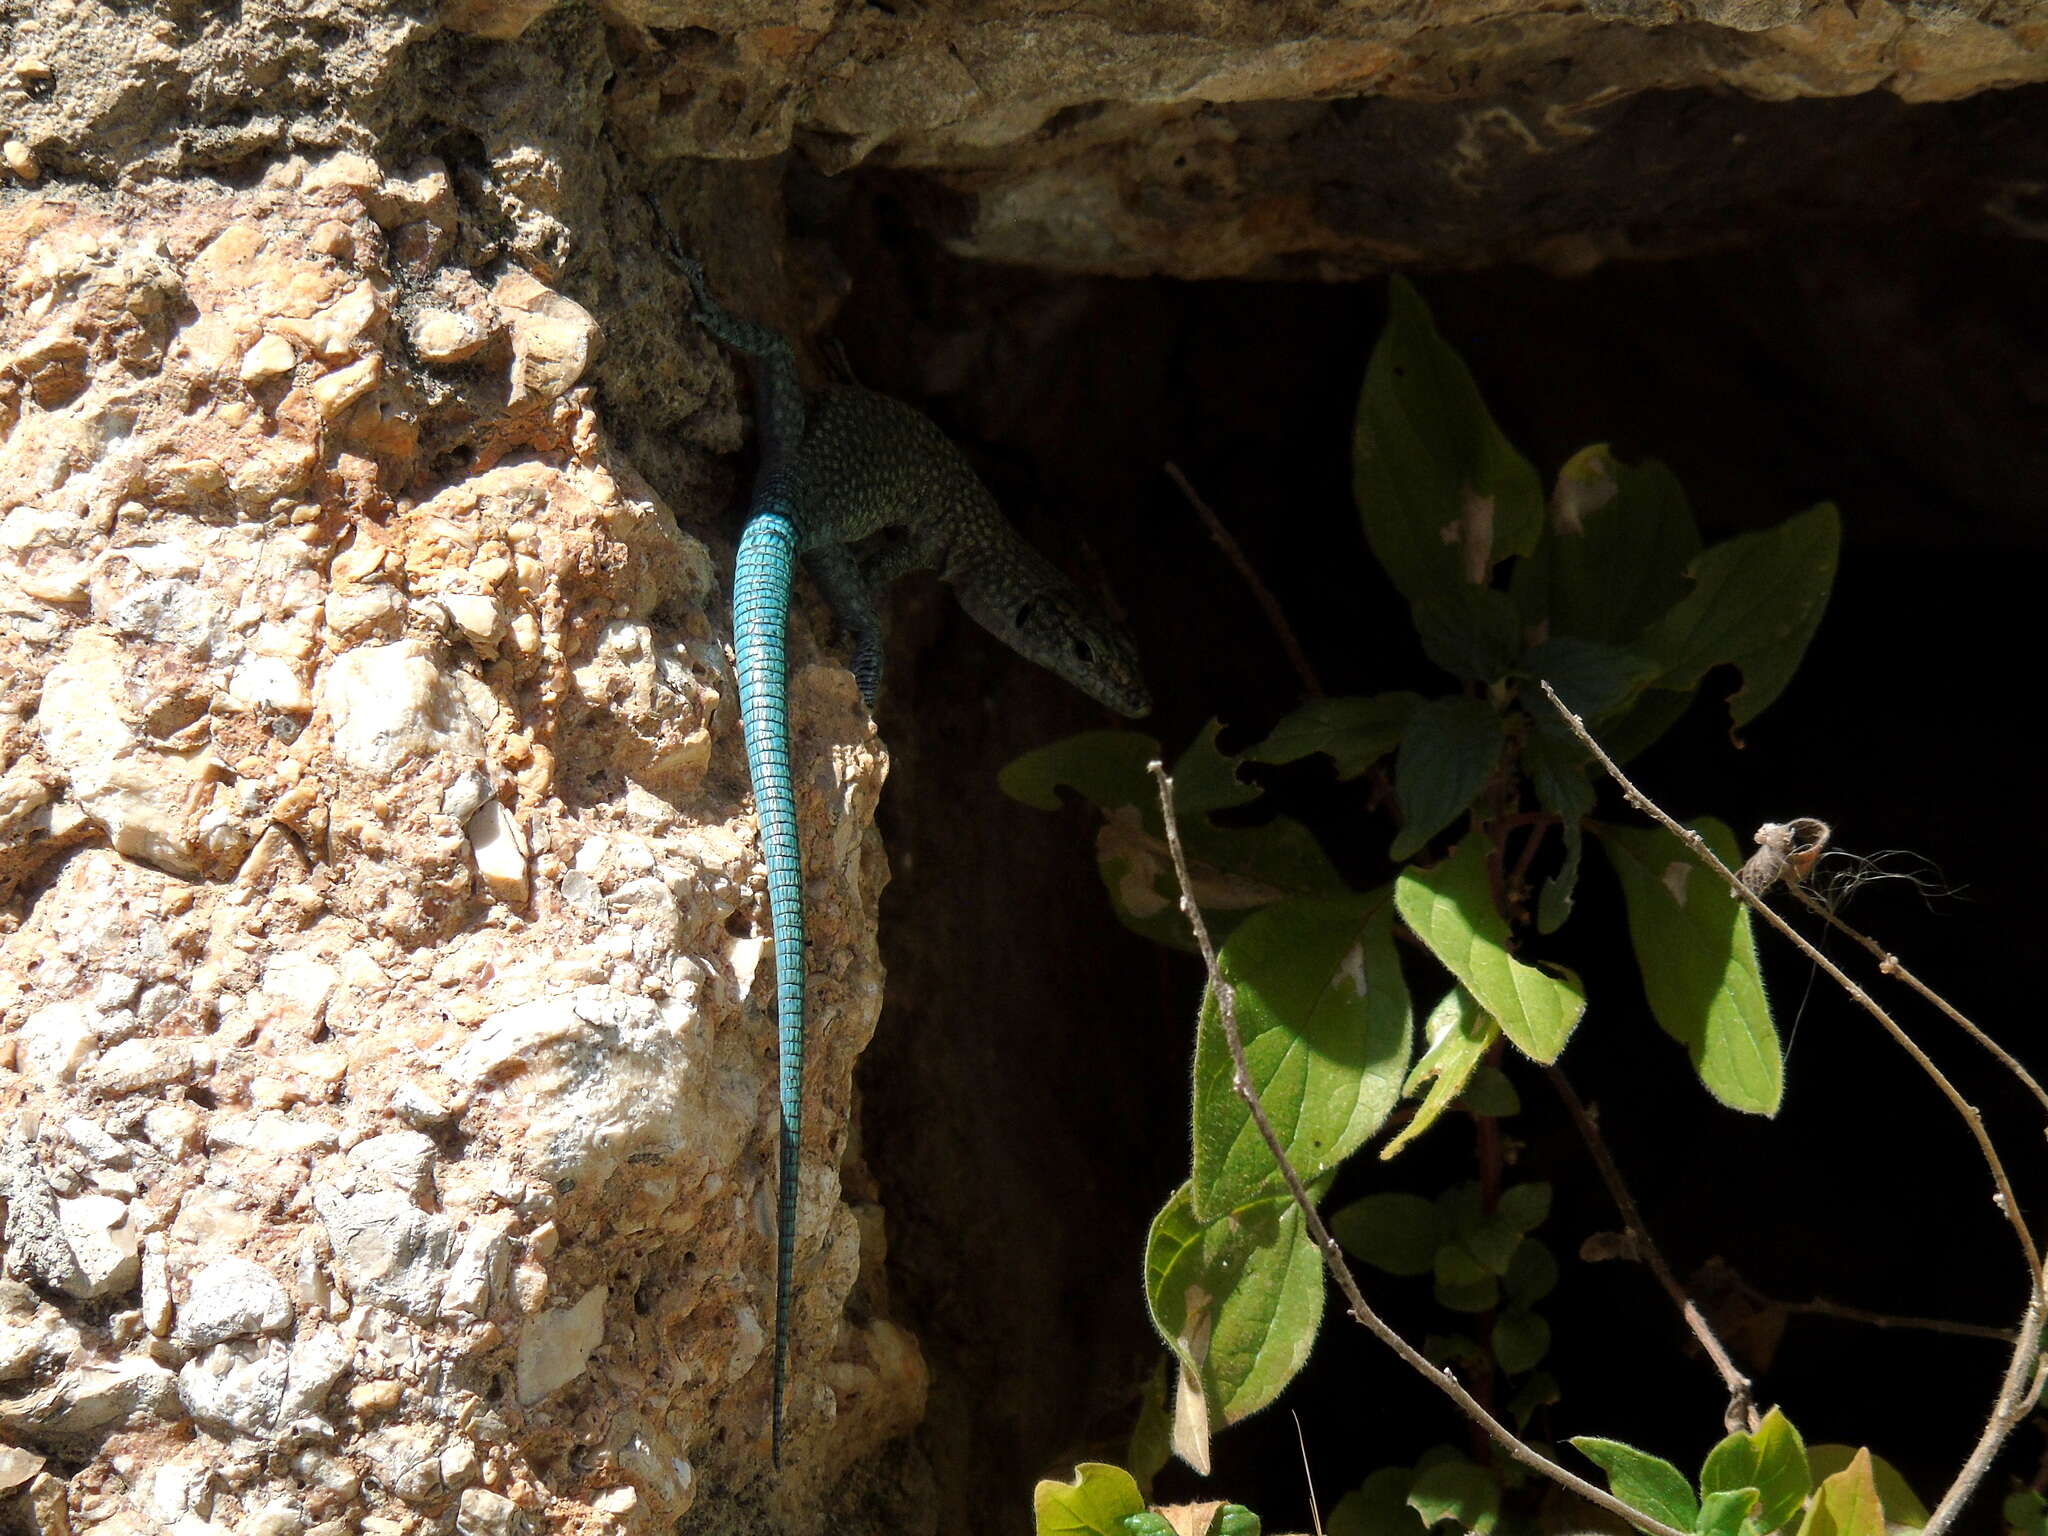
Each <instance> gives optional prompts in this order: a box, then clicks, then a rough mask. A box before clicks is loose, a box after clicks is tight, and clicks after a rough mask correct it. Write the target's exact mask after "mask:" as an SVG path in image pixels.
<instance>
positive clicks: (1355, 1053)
mask: <svg viewBox="0 0 2048 1536" xmlns="http://www.w3.org/2000/svg"><path fill="white" fill-rule="evenodd" d="M1388 894H1389V893H1388V892H1387V891H1386V890H1385V889H1381V890H1380V891H1377V892H1375V893H1373V894H1371V895H1368V896H1352V897H1347V898H1344V899H1342V900H1331V899H1313V900H1312V899H1300V900H1295V901H1288V902H1283V903H1281V904H1280V905H1278V906H1274V907H1268V908H1267V909H1266V910H1265V911H1263V912H1259V913H1255V914H1254V915H1253V916H1252V917H1250V918H1249V919H1247V920H1246V922H1245V923H1244V925H1243V926H1242V927H1240V928H1239V929H1238V930H1237V932H1235V933H1234V934H1232V935H1231V937H1230V941H1229V942H1228V943H1227V944H1225V945H1224V946H1223V949H1222V952H1221V953H1220V954H1219V955H1218V956H1217V962H1218V965H1219V966H1220V968H1221V970H1222V972H1223V975H1224V978H1225V979H1226V980H1227V981H1228V982H1229V983H1230V984H1231V988H1232V991H1233V992H1234V994H1235V996H1236V999H1237V1022H1238V1032H1239V1034H1240V1035H1241V1037H1242V1039H1243V1043H1244V1052H1245V1064H1246V1066H1247V1068H1248V1069H1249V1070H1250V1073H1251V1081H1252V1086H1253V1087H1254V1088H1255V1089H1256V1090H1257V1091H1258V1094H1259V1099H1260V1102H1261V1103H1262V1104H1263V1105H1264V1107H1265V1111H1266V1118H1267V1119H1268V1120H1269V1121H1271V1122H1272V1125H1273V1129H1274V1132H1275V1133H1276V1134H1277V1135H1278V1136H1279V1138H1280V1143H1281V1145H1282V1147H1284V1148H1285V1149H1286V1152H1287V1158H1288V1161H1289V1162H1291V1163H1292V1164H1293V1165H1294V1168H1295V1171H1296V1172H1297V1173H1299V1174H1300V1175H1301V1176H1302V1178H1303V1179H1304V1180H1306V1181H1313V1180H1315V1179H1317V1178H1319V1177H1321V1175H1322V1174H1323V1173H1324V1172H1326V1171H1327V1170H1329V1169H1332V1168H1335V1167H1336V1166H1337V1164H1338V1163H1340V1162H1342V1161H1343V1160H1344V1159H1345V1158H1347V1157H1349V1156H1350V1155H1351V1154H1352V1153H1353V1152H1355V1151H1357V1150H1358V1148H1359V1147H1361V1146H1362V1145H1364V1143H1365V1140H1366V1138H1367V1137H1369V1136H1371V1135H1372V1133H1373V1132H1374V1131H1376V1130H1378V1129H1379V1128H1380V1125H1381V1124H1382V1122H1384V1121H1385V1120H1386V1118H1387V1115H1388V1114H1389V1113H1390V1112H1391V1111H1392V1109H1393V1107H1394V1105H1395V1103H1396V1101H1397V1100H1398V1099H1399V1098H1400V1093H1401V1079H1402V1076H1403V1074H1405V1073H1406V1072H1407V1070H1408V1051H1409V1037H1410V1035H1411V1033H1412V1029H1411V1026H1410V1019H1409V1004H1408V986H1407V983H1406V982H1405V981H1404V980H1403V979H1402V976H1401V962H1400V957H1399V956H1398V955H1397V954H1396V953H1395V951H1394V934H1393V917H1394V914H1393V908H1392V904H1391V903H1390V902H1389V900H1388ZM1234 1078H1235V1068H1234V1066H1233V1063H1232V1062H1231V1059H1230V1047H1229V1043H1228V1041H1227V1040H1226V1039H1225V1038H1224V1033H1223V1018H1222V1013H1221V1011H1220V1009H1219V1008H1218V1005H1217V1001H1216V995H1215V992H1214V990H1213V989H1211V990H1210V991H1209V992H1208V993H1207V994H1205V996H1204V997H1203V1000H1202V1014H1201V1022H1200V1025H1199V1027H1198V1029H1197V1031H1196V1036H1195V1074H1194V1080H1195V1101H1194V1142H1195V1176H1194V1208H1195V1215H1196V1217H1197V1218H1198V1219H1199V1220H1203V1221H1209V1220H1213V1219H1214V1218H1216V1217H1217V1216H1220V1215H1222V1214H1224V1213H1225V1212H1227V1211H1230V1210H1233V1209H1235V1208H1236V1207H1238V1206H1240V1205H1243V1204H1244V1203H1245V1202H1246V1201H1248V1200H1249V1199H1251V1198H1252V1196H1253V1195H1254V1194H1256V1193H1257V1192H1259V1191H1260V1190H1261V1189H1262V1188H1266V1187H1268V1186H1270V1185H1272V1184H1273V1182H1274V1180H1275V1178H1276V1177H1277V1170H1276V1169H1275V1166H1274V1163H1273V1154H1272V1152H1271V1150H1270V1149H1269V1148H1268V1147H1267V1146H1266V1142H1265V1139H1264V1138H1263V1137H1262V1136H1261V1135H1260V1134H1259V1132H1258V1128H1257V1127H1256V1126H1255V1125H1253V1123H1252V1119H1251V1113H1250V1111H1249V1110H1248V1109H1247V1108H1246V1107H1245V1103H1244V1100H1242V1099H1241V1098H1239V1097H1238V1095H1237V1092H1236V1089H1235V1087H1234Z"/></svg>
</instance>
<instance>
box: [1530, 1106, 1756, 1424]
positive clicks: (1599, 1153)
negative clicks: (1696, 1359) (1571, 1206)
mask: <svg viewBox="0 0 2048 1536" xmlns="http://www.w3.org/2000/svg"><path fill="white" fill-rule="evenodd" d="M1544 1071H1545V1072H1547V1073H1548V1074H1549V1076H1550V1086H1551V1087H1553V1088H1555V1089H1556V1090H1557V1096H1558V1097H1559V1098H1560V1099H1563V1100H1564V1107H1565V1109H1566V1111H1567V1112H1569V1113H1570V1115H1571V1117H1572V1123H1573V1124H1574V1125H1576V1126H1577V1127H1578V1128H1579V1137H1580V1139H1581V1140H1582V1141H1584V1142H1585V1143H1586V1150H1587V1151H1588V1152H1590V1153H1592V1154H1593V1166H1594V1167H1596V1168H1598V1169H1599V1170H1600V1178H1601V1180H1602V1182H1604V1183H1605V1184H1606V1185H1607V1193H1608V1195H1609V1196H1611V1197H1612V1198H1613V1201H1614V1204H1615V1207H1616V1208H1617V1209H1618V1210H1619V1211H1620V1212H1621V1220H1622V1225H1623V1226H1624V1227H1626V1228H1627V1229H1628V1234H1629V1236H1630V1238H1631V1239H1633V1240H1634V1243H1635V1249H1636V1252H1637V1253H1638V1254H1639V1255H1640V1256H1641V1257H1642V1259H1643V1261H1644V1262H1645V1263H1646V1264H1648V1265H1649V1266H1650V1273H1652V1274H1653V1275H1655V1276H1656V1277H1657V1283H1658V1284H1659V1285H1661V1286H1663V1287H1664V1292H1665V1294H1666V1295H1668V1296H1669V1297H1670V1298H1671V1303H1672V1305H1673V1306H1675V1307H1677V1308H1678V1311H1679V1315H1680V1316H1682V1317H1683V1318H1684V1319H1685V1326H1686V1327H1688V1328H1690V1329H1691V1330H1692V1334H1693V1337H1694V1338H1696V1339H1698V1340H1699V1341H1700V1348H1702V1349H1704V1350H1705V1351H1706V1352H1707V1358H1708V1359H1709V1360H1711V1361H1713V1362H1714V1369H1715V1370H1717V1371H1719V1372H1720V1373H1721V1383H1722V1385H1723V1386H1725V1387H1727V1389H1728V1407H1727V1409H1726V1410H1725V1411H1724V1412H1723V1413H1722V1415H1721V1421H1722V1423H1723V1424H1724V1425H1726V1427H1727V1429H1728V1431H1729V1433H1730V1434H1733V1433H1735V1432H1736V1431H1738V1430H1741V1431H1744V1432H1751V1431H1754V1430H1755V1429H1756V1426H1757V1416H1756V1396H1755V1394H1754V1393H1753V1392H1752V1391H1751V1390H1750V1381H1749V1378H1748V1377H1747V1376H1745V1375H1743V1374H1742V1372H1741V1371H1739V1370H1737V1369H1736V1366H1735V1361H1734V1359H1733V1358H1732V1357H1731V1356H1730V1355H1729V1353H1728V1351H1727V1349H1726V1348H1725V1347H1724V1346H1723V1345H1722V1343H1721V1340H1720V1339H1719V1337H1718V1336H1716V1334H1715V1333H1714V1330H1713V1328H1712V1327H1711V1326H1710V1325H1709V1324H1708V1322H1707V1316H1706V1314H1705V1313H1704V1312H1702V1311H1700V1309H1699V1304H1698V1303H1697V1302H1695V1301H1694V1300H1693V1299H1692V1297H1691V1296H1690V1295H1689V1294H1688V1293H1687V1292H1686V1289H1685V1287H1684V1286H1682V1285H1680V1284H1679V1283H1678V1276H1676V1275H1674V1274H1673V1273H1672V1272H1671V1266H1670V1265H1669V1264H1667V1263H1665V1262H1664V1251H1663V1250H1662V1249H1661V1248H1659V1247H1658V1246H1657V1240H1656V1239H1655V1238H1654V1237H1652V1236H1651V1235H1650V1227H1649V1224H1648V1223H1647V1222H1645V1221H1644V1220H1643V1213H1642V1212H1641V1211H1640V1210H1639V1209H1637V1207H1636V1201H1635V1196H1633V1195H1631V1194H1630V1193H1629V1190H1628V1185H1627V1183H1626V1182H1625V1181H1624V1180H1623V1179H1622V1177H1621V1169H1620V1168H1619V1167H1618V1166H1616V1164H1615V1161H1614V1157H1613V1154H1612V1153H1610V1152H1609V1151H1608V1150H1607V1141H1606V1138H1605V1137H1603V1136H1602V1135H1601V1134H1600V1127H1599V1126H1598V1125H1596V1124H1594V1122H1593V1117H1592V1116H1591V1115H1590V1114H1588V1113H1587V1112H1586V1106H1585V1105H1584V1104H1583V1103H1581V1102H1580V1100H1579V1096H1578V1093H1577V1092H1576V1091H1575V1090H1574V1089H1573V1088H1572V1085H1571V1082H1570V1080H1569V1079H1568V1078H1566V1077H1565V1075H1564V1073H1563V1072H1561V1071H1559V1070H1558V1069H1557V1068H1556V1067H1554V1066H1553V1067H1546V1068H1544Z"/></svg>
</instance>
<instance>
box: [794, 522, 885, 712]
mask: <svg viewBox="0 0 2048 1536" xmlns="http://www.w3.org/2000/svg"><path fill="white" fill-rule="evenodd" d="M804 563H805V564H806V565H808V566H809V567H810V571H811V580H813V581H815V582H816V583H817V584H818V590H819V591H820V592H822V593H824V594H825V602H826V604H827V606H829V607H830V608H831V610H832V618H833V622H835V623H836V624H837V625H838V626H839V628H840V629H841V630H842V631H843V632H844V633H845V634H846V636H847V638H848V639H850V640H851V641H852V642H853V661H852V663H851V665H852V668H853V680H854V682H856V683H858V684H859V685H860V701H861V703H862V704H864V705H866V706H867V709H868V713H870V714H873V713H874V709H875V700H876V698H877V697H878V696H879V695H880V694H881V691H882V617H881V615H880V614H879V613H877V612H876V611H875V602H874V594H873V589H872V588H871V587H870V586H869V585H868V581H867V577H866V576H865V575H864V574H863V573H862V570H861V566H860V562H859V561H858V560H856V559H855V558H854V555H853V553H852V551H850V550H849V549H847V548H846V546H845V545H843V544H828V545H825V546H823V547H821V548H818V549H814V550H812V551H811V552H810V553H809V554H807V555H806V556H804Z"/></svg>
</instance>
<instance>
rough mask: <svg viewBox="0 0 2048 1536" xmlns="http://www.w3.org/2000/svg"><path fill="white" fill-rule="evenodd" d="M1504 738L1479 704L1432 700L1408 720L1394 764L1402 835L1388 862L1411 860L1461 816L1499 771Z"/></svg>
mask: <svg viewBox="0 0 2048 1536" xmlns="http://www.w3.org/2000/svg"><path fill="white" fill-rule="evenodd" d="M1506 742H1507V733H1506V731H1505V729H1504V728H1503V726H1502V724H1501V718H1500V715H1499V714H1498V713H1497V712H1496V711H1495V710H1494V708H1493V707H1492V706H1491V705H1490V704H1488V703H1487V702H1486V701H1485V700H1484V699H1468V698H1465V697H1464V696H1462V695H1456V694H1454V695H1452V696H1450V697H1448V698H1442V699H1431V700H1430V701H1429V702H1428V703H1427V704H1424V705H1423V706H1422V707H1421V708H1420V709H1418V710H1416V711H1415V713H1414V714H1413V715H1412V716H1411V717H1410V718H1409V721H1408V730H1407V734H1406V735H1404V736H1403V737H1402V738H1401V755H1400V756H1399V757H1398V758H1396V759H1395V760H1394V798H1395V799H1396V800H1397V801H1398V802H1399V803H1400V807H1401V830H1400V831H1399V832H1398V833H1396V834H1395V836H1394V845H1393V847H1392V848H1390V849H1389V850H1388V856H1389V857H1391V858H1394V859H1411V858H1413V857H1414V856H1415V855H1416V854H1417V853H1419V852H1421V850H1422V849H1423V847H1424V846H1425V845H1426V844H1427V843H1428V842H1429V840H1430V839H1431V838H1433V837H1435V836H1436V835H1437V833H1439V832H1441V831H1443V829H1444V828H1445V827H1448V826H1449V825H1450V824H1451V823H1452V822H1454V821H1456V820H1457V819H1458V818H1459V817H1460V816H1461V815H1463V814H1464V812H1465V808H1466V807H1467V806H1468V805H1470V804H1471V803H1472V801H1473V799H1474V797H1476V796H1477V795H1478V793H1479V792H1480V791H1481V790H1482V789H1484V788H1485V787H1486V781H1487V780H1488V779H1490V778H1492V777H1493V771H1494V769H1495V768H1496V767H1497V766H1499V763H1500V754H1501V748H1502V747H1503V746H1504V745H1505V744H1506Z"/></svg>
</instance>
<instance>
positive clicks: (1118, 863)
mask: <svg viewBox="0 0 2048 1536" xmlns="http://www.w3.org/2000/svg"><path fill="white" fill-rule="evenodd" d="M1221 729H1222V727H1221V726H1219V725H1218V724H1217V723H1216V722H1214V721H1211V722H1210V723H1209V725H1208V726H1207V728H1206V729H1204V730H1203V732H1202V733H1201V735H1199V736H1198V737H1196V739H1195V740H1194V742H1193V743H1192V744H1191V745H1190V746H1189V747H1188V749H1187V751H1186V752H1184V753H1182V754H1181V757H1180V760H1179V761H1178V762H1176V763H1175V764H1174V765H1173V779H1174V785H1173V803H1174V815H1175V817H1176V818H1177V819H1178V820H1179V822H1180V829H1181V841H1182V844H1183V846H1184V848H1185V850H1186V852H1187V856H1188V873H1189V877H1190V878H1191V879H1192V881H1193V882H1194V895H1195V898H1196V900H1197V901H1199V902H1200V903H1201V906H1202V911H1203V914H1204V916H1206V917H1207V918H1208V921H1209V927H1210V932H1211V935H1212V937H1214V938H1215V939H1217V940H1218V941H1219V942H1221V941H1222V940H1223V939H1224V938H1225V937H1226V936H1227V935H1228V934H1229V932H1230V930H1231V929H1232V928H1234V927H1235V926H1236V924H1237V923H1238V922H1240V921H1242V920H1243V918H1244V916H1245V914H1246V913H1248V912H1251V911H1254V910H1256V909H1257V908H1259V907H1262V906H1270V905H1271V904H1273V903H1274V902H1277V901H1283V900H1285V899H1286V898H1287V897H1289V896H1300V895H1324V894H1327V895H1336V894H1340V893H1342V892H1343V891H1344V890H1345V885H1344V882H1343V880H1342V879H1341V878H1340V877H1339V876H1338V874H1337V872H1336V870H1335V869H1334V868H1332V867H1331V864H1330V861H1329V858H1328V857H1327V856H1326V855H1325V854H1324V853H1323V851H1322V848H1321V846H1320V845H1319V844H1318V843H1317V842H1316V840H1315V838H1314V836H1313V835H1312V834H1311V833H1310V832H1309V831H1308V829H1307V828H1306V827H1304V826H1302V824H1301V823H1300V822H1298V821H1294V820H1292V819H1291V818H1289V817H1285V816H1278V817H1274V818H1273V819H1272V820H1270V821H1267V822H1263V823H1261V824H1260V825H1257V826H1251V827H1223V826H1218V825H1217V824H1216V823H1215V822H1214V821H1213V820H1211V814H1212V813H1213V812H1216V811H1220V810H1228V809H1230V808H1231V807H1233V806H1239V805H1243V804H1245V803H1246V802H1248V801H1250V800H1253V799H1255V798H1257V796H1258V794H1259V791H1258V789H1257V788H1256V786H1254V785H1250V784H1247V783H1245V782H1243V780H1241V779H1240V778H1238V776H1237V770H1238V767H1239V764H1240V762H1241V759H1239V758H1235V757H1231V756H1228V755H1226V754H1224V753H1222V752H1220V751H1218V750H1217V747H1216V739H1217V736H1218V735H1219V734H1220V732H1221ZM1159 755H1160V752H1159V743H1158V742H1156V741H1154V740H1153V739H1152V738H1151V737H1150V736H1144V735H1140V734H1138V733H1137V732H1134V731H1093V732H1088V733H1086V734H1084V735H1080V736H1073V737H1069V738H1068V739H1067V740H1065V741H1060V742H1054V743H1053V744H1052V745H1051V746H1047V747H1041V748H1039V749H1038V750H1037V751H1035V752H1027V753H1026V754H1024V756H1022V757H1020V758H1018V759H1016V760H1015V761H1014V762H1012V763H1011V764H1010V765H1009V766H1008V767H1006V768H1005V769H1004V770H1003V771H1002V774H1001V775H1000V777H999V782H1000V784H1001V785H1002V788H1003V790H1004V792H1005V793H1006V794H1008V795H1010V796H1011V797H1012V798H1013V799H1017V800H1021V801H1023V802H1024V803H1025V804H1026V805H1031V806H1036V807H1038V808H1040V809H1044V810H1053V809H1057V808H1058V806H1059V803H1060V796H1059V791H1060V789H1061V788H1062V787H1063V786H1064V787H1067V788H1071V789H1074V790H1076V791H1078V792H1079V793H1080V794H1081V795H1082V796H1083V797H1085V798H1086V799H1088V800H1090V801H1092V802H1093V803H1094V804H1095V805H1096V806H1098V807H1099V808H1100V809H1101V810H1102V812H1103V814H1104V817H1105V818H1106V820H1105V825H1104V826H1103V828H1102V830H1101V831H1100V833H1098V834H1097V836H1096V841H1095V858H1096V865H1097V867H1098V870H1099V871H1100V874H1101V876H1102V883H1103V885H1104V886H1105V887H1106V888H1107V889H1108V891H1109V897H1110V901H1111V903H1112V905H1114V907H1115V908H1116V913H1117V916H1118V917H1119V918H1121V919H1122V920H1123V923H1124V925H1125V926H1126V927H1128V928H1131V929H1133V930H1134V931H1136V932H1138V933H1141V934H1143V935H1144V936H1145V937H1146V938H1148V939H1151V940H1153V941H1154V942H1155V943H1160V944H1166V945H1169V946H1172V947H1174V948H1177V949H1192V948H1194V940H1193V938H1192V936H1191V935H1190V933H1189V931H1188V925H1187V919H1186V918H1185V917H1184V916H1183V915H1182V913H1181V910H1180V888H1179V884H1178V882H1177V881H1176V880H1175V879H1174V874H1173V865H1172V861H1171V860H1170V858H1169V857H1168V854H1167V848H1166V835H1165V823H1164V822H1163V821H1162V820H1161V819H1160V815H1159V791H1158V787H1157V785H1156V784H1155V783H1154V781H1153V779H1152V775H1151V774H1150V772H1148V771H1147V766H1146V765H1147V764H1149V763H1150V762H1151V761H1152V760H1153V759H1154V758H1156V757H1158V756H1159Z"/></svg>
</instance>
